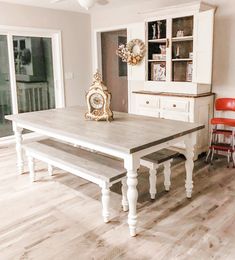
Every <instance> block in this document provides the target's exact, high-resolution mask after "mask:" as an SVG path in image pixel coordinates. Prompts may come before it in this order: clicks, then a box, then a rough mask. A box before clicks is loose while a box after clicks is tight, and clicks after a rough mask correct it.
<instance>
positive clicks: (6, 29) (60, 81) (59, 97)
mask: <svg viewBox="0 0 235 260" xmlns="http://www.w3.org/2000/svg"><path fill="white" fill-rule="evenodd" d="M0 35H5V36H6V37H7V44H8V56H9V74H10V88H11V95H12V112H13V114H17V113H18V104H17V102H18V101H17V88H16V74H15V65H14V51H13V36H26V37H43V38H50V39H51V40H52V59H53V73H54V88H55V104H56V107H57V108H61V107H65V105H66V104H65V94H64V93H65V90H64V72H63V59H62V40H61V31H60V30H53V29H39V28H32V27H16V26H5V25H0ZM11 139H12V136H7V137H3V138H0V142H4V141H6V142H8V140H11Z"/></svg>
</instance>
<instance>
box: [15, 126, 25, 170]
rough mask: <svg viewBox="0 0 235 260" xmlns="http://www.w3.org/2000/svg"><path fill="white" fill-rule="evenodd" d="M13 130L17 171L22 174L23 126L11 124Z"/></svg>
mask: <svg viewBox="0 0 235 260" xmlns="http://www.w3.org/2000/svg"><path fill="white" fill-rule="evenodd" d="M13 130H14V133H15V139H16V155H17V168H18V173H19V174H23V172H24V160H23V150H22V141H23V138H22V131H23V128H20V127H17V125H16V124H14V126H13Z"/></svg>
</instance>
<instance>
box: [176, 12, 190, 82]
mask: <svg viewBox="0 0 235 260" xmlns="http://www.w3.org/2000/svg"><path fill="white" fill-rule="evenodd" d="M192 74H193V16H188V17H181V18H175V19H173V21H172V81H181V82H191V81H192Z"/></svg>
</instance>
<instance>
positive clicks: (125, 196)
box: [122, 178, 128, 211]
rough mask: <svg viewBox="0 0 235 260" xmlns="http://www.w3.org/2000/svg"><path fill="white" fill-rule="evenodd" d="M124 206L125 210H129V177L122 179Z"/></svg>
mask: <svg viewBox="0 0 235 260" xmlns="http://www.w3.org/2000/svg"><path fill="white" fill-rule="evenodd" d="M122 208H123V211H128V199H127V178H123V179H122Z"/></svg>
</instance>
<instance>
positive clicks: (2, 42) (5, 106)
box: [0, 35, 13, 138]
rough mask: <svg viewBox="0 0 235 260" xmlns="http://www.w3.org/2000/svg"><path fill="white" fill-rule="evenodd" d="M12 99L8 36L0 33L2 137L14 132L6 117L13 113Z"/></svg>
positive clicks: (0, 120) (0, 116) (0, 128)
mask: <svg viewBox="0 0 235 260" xmlns="http://www.w3.org/2000/svg"><path fill="white" fill-rule="evenodd" d="M11 100H12V98H11V84H10V73H9V57H8V44H7V36H6V35H0V138H1V137H5V136H9V135H12V134H13V131H12V125H11V122H10V121H8V120H6V119H5V116H6V115H10V114H12V102H11Z"/></svg>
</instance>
